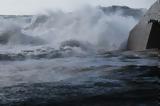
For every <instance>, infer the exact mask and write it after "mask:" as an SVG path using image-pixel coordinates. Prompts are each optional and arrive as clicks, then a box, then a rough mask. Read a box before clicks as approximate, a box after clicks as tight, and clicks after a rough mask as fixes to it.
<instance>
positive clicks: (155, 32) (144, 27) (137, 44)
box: [128, 0, 160, 51]
mask: <svg viewBox="0 0 160 106" xmlns="http://www.w3.org/2000/svg"><path fill="white" fill-rule="evenodd" d="M159 21H160V2H159V0H158V1H157V2H155V3H154V4H153V5H152V6H151V8H150V9H149V10H148V12H147V13H146V14H145V15H144V17H143V18H142V19H141V20H140V22H139V23H138V24H137V25H136V26H135V27H134V28H133V29H132V30H131V32H130V36H129V39H128V49H129V50H136V51H141V50H145V49H151V48H160V47H159V45H160V43H159V42H160V26H159ZM158 41H159V42H158Z"/></svg>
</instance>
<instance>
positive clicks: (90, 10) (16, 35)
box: [0, 6, 143, 51]
mask: <svg viewBox="0 0 160 106" xmlns="http://www.w3.org/2000/svg"><path fill="white" fill-rule="evenodd" d="M111 8H112V9H111ZM115 8H116V9H115ZM117 8H118V7H114V6H113V7H108V8H104V7H103V8H102V7H85V8H83V9H80V10H77V11H73V12H71V13H65V12H62V11H56V12H50V11H49V12H46V13H45V14H39V15H33V16H14V17H13V16H12V17H9V16H7V18H6V17H5V16H4V17H3V16H0V23H1V24H2V27H1V28H0V44H3V45H31V46H37V45H38V46H39V45H50V47H53V48H65V47H67V46H69V47H72V48H73V47H76V48H80V49H82V51H87V50H88V51H94V50H95V51H97V50H98V51H99V50H105V51H111V50H120V49H125V47H126V42H127V39H128V35H129V31H130V30H131V29H132V28H133V26H134V25H135V24H136V23H137V22H138V21H139V18H140V17H141V16H140V13H143V11H142V10H141V9H139V10H138V9H136V10H135V9H131V8H126V7H125V8H124V7H119V8H120V9H117ZM113 10H114V11H113ZM131 10H132V12H133V11H136V13H135V14H131V13H129V12H130V11H131ZM108 11H110V12H108ZM119 11H121V12H119ZM122 13H123V14H122ZM127 13H128V14H127ZM137 17H138V18H137ZM6 26H7V27H6ZM8 26H9V27H8ZM84 45H85V46H84ZM86 45H87V46H86ZM93 48H94V49H93Z"/></svg>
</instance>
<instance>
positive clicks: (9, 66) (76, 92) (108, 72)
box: [0, 6, 160, 106]
mask: <svg viewBox="0 0 160 106" xmlns="http://www.w3.org/2000/svg"><path fill="white" fill-rule="evenodd" d="M116 9H118V10H116ZM113 10H114V11H113ZM119 10H121V11H119ZM128 11H134V14H127V13H128ZM129 13H132V12H129ZM135 13H137V14H135ZM142 14H143V11H141V10H134V9H133V10H132V9H130V8H128V7H116V6H115V7H109V8H99V7H96V8H95V7H87V8H85V9H82V10H79V11H76V12H73V13H64V12H62V11H58V12H47V13H45V14H43V15H35V16H0V23H1V27H0V106H158V105H159V101H158V98H159V88H160V86H159V83H160V80H159V77H160V61H159V60H160V53H159V51H157V50H146V51H141V52H133V51H126V50H125V49H126V42H127V38H128V33H129V31H130V30H131V29H132V28H133V26H134V25H135V24H136V23H137V22H138V20H139V18H140V17H141V16H139V15H142Z"/></svg>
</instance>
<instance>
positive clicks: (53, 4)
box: [0, 0, 156, 14]
mask: <svg viewBox="0 0 160 106" xmlns="http://www.w3.org/2000/svg"><path fill="white" fill-rule="evenodd" d="M154 1H156V0H0V14H34V13H36V12H40V11H42V10H45V9H51V10H57V9H61V10H64V11H72V10H74V9H77V8H80V7H81V6H84V5H94V6H95V5H102V6H110V5H127V6H130V7H134V8H149V7H150V6H151V5H152V4H153V2H154Z"/></svg>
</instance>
